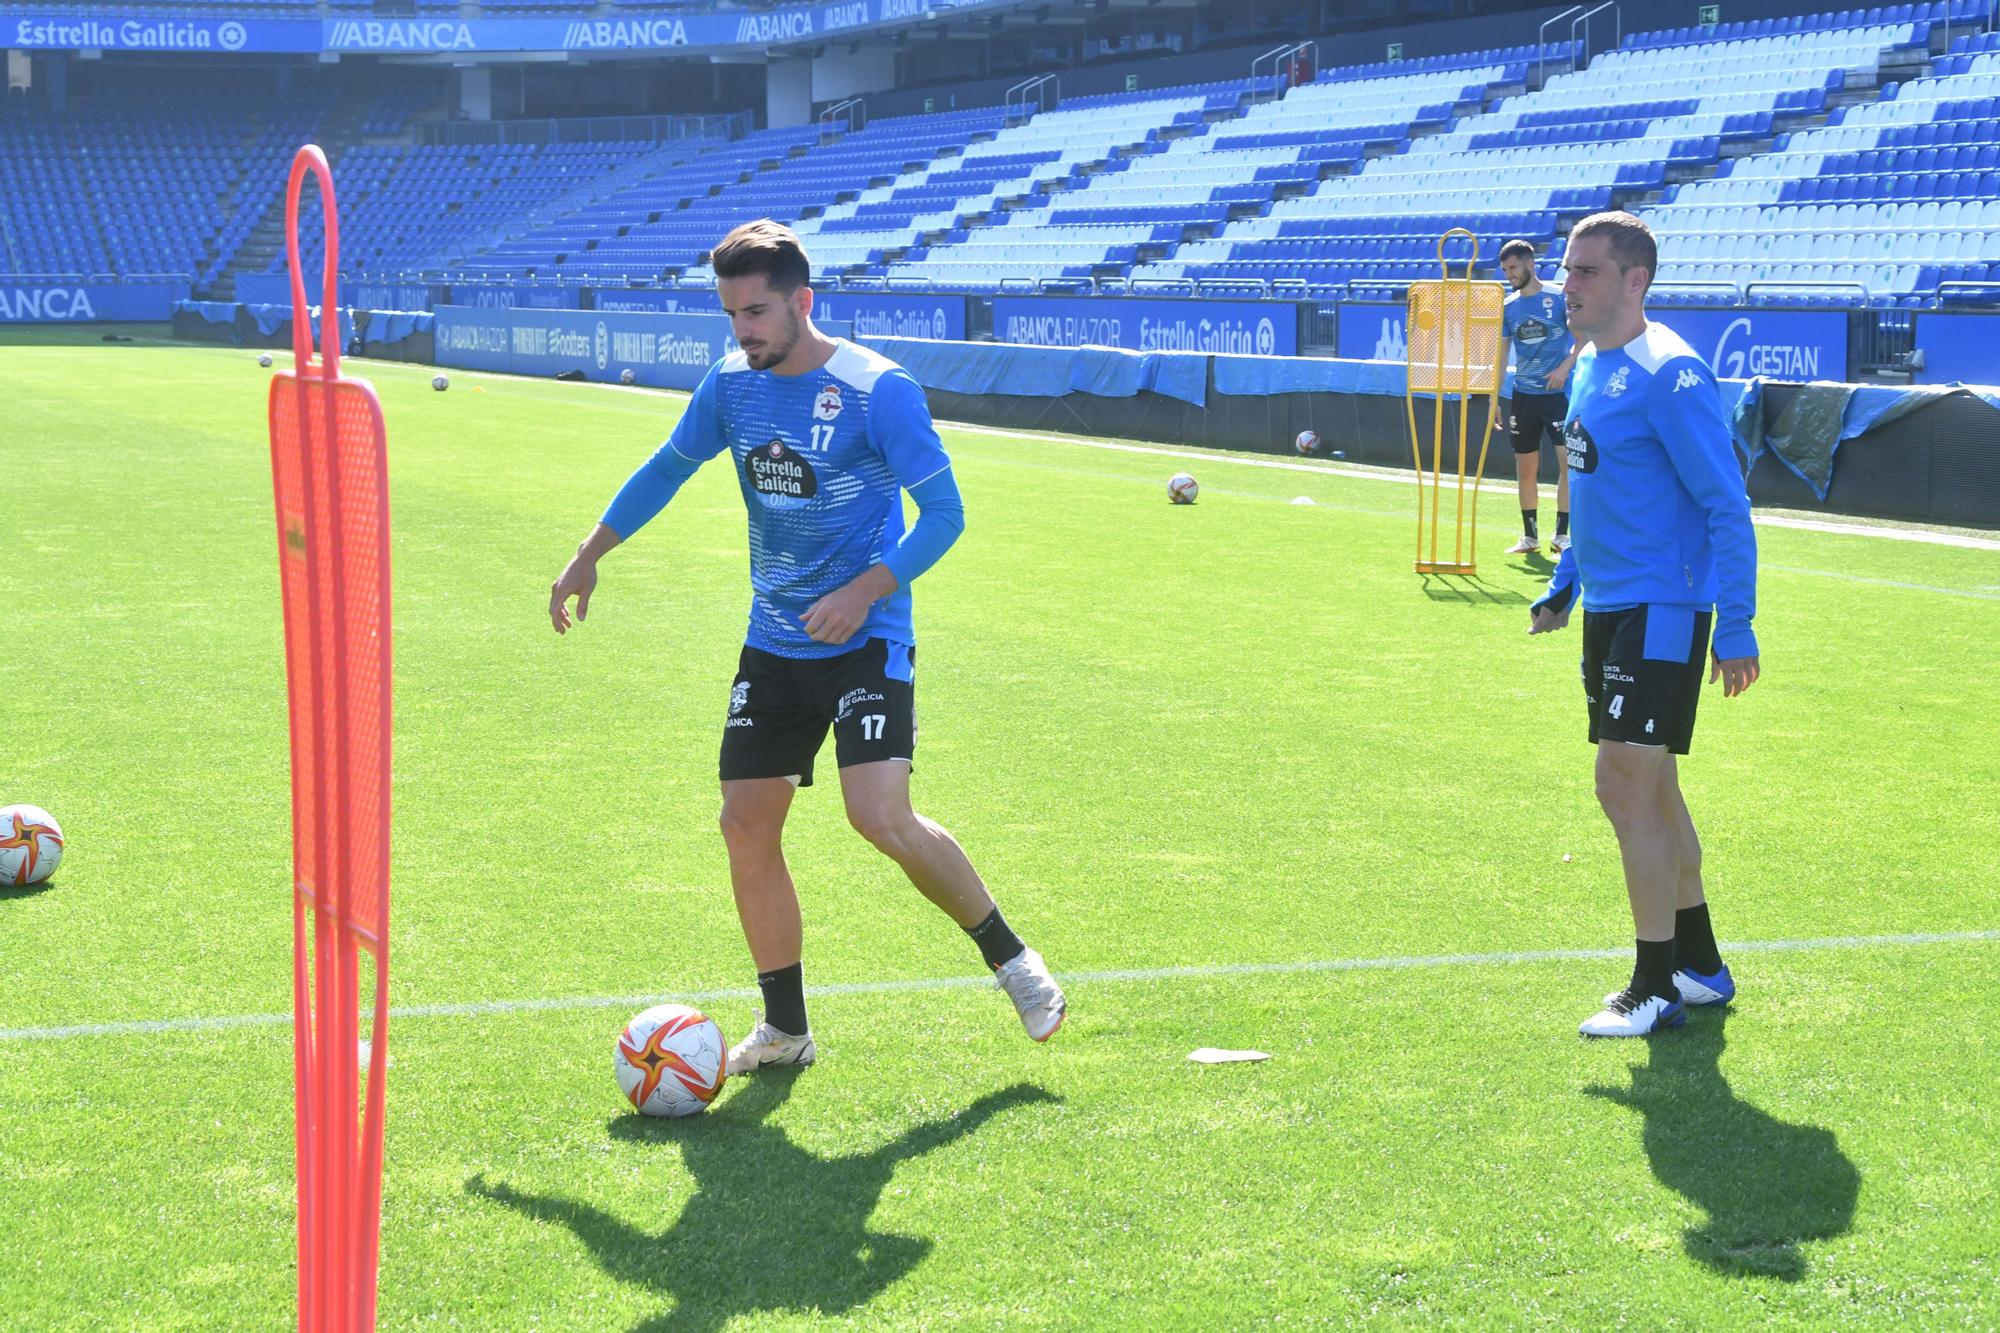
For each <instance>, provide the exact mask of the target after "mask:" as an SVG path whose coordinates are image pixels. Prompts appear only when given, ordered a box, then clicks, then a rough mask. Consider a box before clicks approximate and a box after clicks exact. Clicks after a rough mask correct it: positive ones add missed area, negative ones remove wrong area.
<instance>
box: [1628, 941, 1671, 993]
mask: <svg viewBox="0 0 2000 1333" xmlns="http://www.w3.org/2000/svg"><path fill="white" fill-rule="evenodd" d="M1634 943H1636V944H1637V945H1638V946H1639V959H1638V963H1637V965H1636V966H1634V967H1633V969H1632V989H1633V990H1634V991H1635V992H1637V993H1638V994H1640V995H1660V996H1664V997H1665V998H1667V999H1669V1000H1673V999H1678V998H1679V996H1680V992H1679V991H1678V990H1676V989H1675V988H1674V942H1673V941H1672V940H1636V941H1634Z"/></svg>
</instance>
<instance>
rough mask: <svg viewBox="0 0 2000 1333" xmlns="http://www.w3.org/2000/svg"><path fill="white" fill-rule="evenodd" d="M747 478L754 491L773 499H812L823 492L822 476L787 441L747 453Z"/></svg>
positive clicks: (763, 446)
mask: <svg viewBox="0 0 2000 1333" xmlns="http://www.w3.org/2000/svg"><path fill="white" fill-rule="evenodd" d="M743 477H744V480H746V481H748V482H749V483H750V489H751V490H753V491H755V492H757V494H759V495H761V496H764V497H765V498H766V499H770V500H810V499H812V497H813V496H815V495H817V494H819V477H818V476H817V475H815V474H814V472H813V469H812V464H811V463H808V462H807V461H806V460H805V459H804V458H803V457H801V456H800V454H799V453H798V451H796V450H794V449H791V448H788V447H787V446H786V444H785V442H784V441H783V440H772V441H771V442H770V443H769V444H764V445H759V446H758V447H757V448H755V449H752V450H750V451H749V452H748V453H747V454H745V455H744V456H743Z"/></svg>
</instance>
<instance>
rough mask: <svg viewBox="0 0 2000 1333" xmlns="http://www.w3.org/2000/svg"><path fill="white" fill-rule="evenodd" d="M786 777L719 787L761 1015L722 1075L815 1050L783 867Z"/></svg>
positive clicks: (791, 892) (788, 801) (795, 904)
mask: <svg viewBox="0 0 2000 1333" xmlns="http://www.w3.org/2000/svg"><path fill="white" fill-rule="evenodd" d="M794 790H795V788H794V787H793V784H792V780H791V779H790V778H739V779H735V780H732V781H725V782H724V783H723V784H722V840H723V842H724V844H725V845H726V846H727V847H728V849H729V886H730V888H731V889H732V890H733V891H734V892H735V895H736V916H737V919H738V920H739V921H740V922H741V923H742V925H743V938H744V940H745V941H747V942H748V944H749V946H750V958H751V961H752V962H754V963H755V964H756V965H757V988H758V990H759V991H761V992H762V994H763V997H764V1017H763V1020H762V1021H761V1022H759V1023H758V1024H757V1026H756V1027H754V1028H753V1029H751V1031H750V1033H749V1034H748V1035H747V1036H745V1037H744V1039H743V1040H742V1041H740V1042H738V1043H737V1044H736V1045H735V1046H734V1047H732V1048H731V1049H730V1052H729V1066H728V1068H729V1072H730V1073H732V1074H746V1073H749V1072H750V1071H751V1070H753V1069H759V1068H762V1067H763V1066H765V1065H809V1064H811V1063H812V1062H813V1059H814V1058H815V1056H816V1055H817V1054H818V1051H817V1049H816V1048H815V1046H814V1045H813V1039H812V1024H811V1023H810V1022H809V1021H808V1020H807V1018H806V996H805V969H804V966H803V964H802V963H801V962H800V954H801V940H802V935H803V930H802V927H801V923H800V919H799V895H798V889H797V887H796V886H795V885H794V884H793V883H792V872H791V870H790V868H789V867H787V866H786V864H785V851H784V831H785V816H786V814H787V813H788V812H789V811H790V810H791V806H792V794H793V792H794Z"/></svg>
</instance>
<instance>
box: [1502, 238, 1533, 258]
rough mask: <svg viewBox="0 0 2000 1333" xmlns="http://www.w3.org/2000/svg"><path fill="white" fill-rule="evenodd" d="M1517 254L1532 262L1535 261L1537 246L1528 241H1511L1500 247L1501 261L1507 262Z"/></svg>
mask: <svg viewBox="0 0 2000 1333" xmlns="http://www.w3.org/2000/svg"><path fill="white" fill-rule="evenodd" d="M1515 255H1519V256H1521V258H1523V259H1525V260H1527V261H1528V262H1529V263H1530V264H1532V263H1534V262H1535V247H1534V246H1533V245H1532V244H1530V243H1529V242H1527V241H1509V242H1507V244H1505V245H1503V246H1501V247H1500V262H1501V263H1503V264H1504V263H1506V262H1507V261H1508V260H1510V259H1512V258H1513V257H1514V256H1515Z"/></svg>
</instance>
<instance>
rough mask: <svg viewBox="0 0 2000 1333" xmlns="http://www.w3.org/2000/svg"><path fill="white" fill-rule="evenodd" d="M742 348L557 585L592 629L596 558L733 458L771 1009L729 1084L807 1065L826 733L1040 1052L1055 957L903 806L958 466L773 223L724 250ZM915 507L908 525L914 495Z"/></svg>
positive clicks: (560, 627)
mask: <svg viewBox="0 0 2000 1333" xmlns="http://www.w3.org/2000/svg"><path fill="white" fill-rule="evenodd" d="M712 264H713V267H714V269H715V274H716V279H717V283H716V286H717V294H718V295H719V297H720V299H721V302H722V308H723V310H724V311H726V312H727V313H728V315H729V317H730V320H731V324H732V328H733V330H734V332H735V335H736V341H737V345H738V348H739V350H738V351H736V352H733V353H731V354H730V355H729V356H727V357H725V358H723V359H722V360H721V361H719V362H717V363H716V364H715V365H714V366H713V367H712V368H711V369H710V370H709V372H708V374H707V376H706V377H705V378H704V379H703V380H702V382H701V385H700V387H698V388H697V389H696V390H695V391H694V397H693V398H692V400H691V401H690V402H689V403H688V405H687V410H686V411H685V412H684V413H683V414H682V416H681V419H680V421H679V422H678V423H677V424H676V425H675V426H674V431H673V434H672V435H671V436H670V437H669V438H668V440H667V442H666V443H665V444H663V445H661V446H660V448H659V451H658V452H657V453H655V454H654V455H653V456H652V458H651V459H649V460H648V461H647V462H646V463H645V464H643V465H642V466H641V467H640V468H639V470H638V471H637V472H635V473H633V474H632V477H631V479H630V480H629V481H627V482H626V483H625V486H624V487H623V489H621V490H620V491H619V492H618V495H617V497H616V498H615V499H614V500H612V502H611V507H610V508H609V509H607V510H606V511H605V513H604V517H603V519H602V521H600V522H599V523H598V525H597V527H596V529H595V530H594V531H593V532H592V533H591V534H590V537H589V538H588V539H587V540H586V541H585V542H584V543H583V545H582V546H581V547H579V548H578V550H577V555H576V558H575V559H574V560H572V561H571V562H570V563H569V566H568V568H566V569H564V570H563V572H562V576H561V577H560V578H558V579H557V580H556V581H555V583H554V585H553V586H551V588H550V589H549V617H550V620H551V622H552V623H553V624H554V626H555V628H556V631H557V632H558V633H564V632H566V631H567V630H568V629H569V628H570V615H569V609H568V602H569V599H570V598H571V597H574V598H576V619H577V620H578V621H581V620H582V619H583V618H584V616H585V614H586V613H587V611H588V610H589V606H590V595H591V592H592V590H593V589H594V588H595V587H596V585H597V562H598V560H599V558H600V557H602V556H603V554H604V553H605V552H606V551H609V550H610V549H611V548H612V547H614V546H616V545H618V544H619V543H620V542H622V541H624V540H626V539H628V538H630V537H631V536H632V535H633V534H634V533H635V532H637V531H638V530H639V529H640V528H641V527H642V526H644V525H645V523H646V522H647V521H648V520H650V519H651V518H653V516H654V515H656V514H658V513H659V512H660V511H661V510H662V509H663V508H665V507H666V504H667V501H668V500H670V499H671V498H673V495H674V493H675V492H676V491H677V490H679V489H680V487H681V485H682V484H683V483H684V482H686V481H687V479H688V478H689V477H691V476H693V475H694V472H695V469H697V468H699V467H700V466H701V465H702V464H703V463H704V462H706V461H708V460H709V459H711V458H715V457H717V456H718V455H724V454H726V455H727V456H728V458H729V459H730V463H731V465H732V466H733V467H734V469H735V471H736V480H737V483H738V485H739V486H740V487H741V489H742V492H743V502H744V504H745V505H746V506H747V507H748V509H749V512H750V583H751V588H752V597H751V601H750V630H749V634H748V636H747V639H746V642H745V644H744V648H743V655H742V657H741V659H740V660H739V662H738V665H737V672H736V680H735V683H734V684H733V685H732V686H731V688H730V692H729V698H728V712H727V716H726V718H725V719H724V721H723V731H722V762H721V775H722V833H723V840H724V841H725V842H726V843H727V845H728V849H729V877H730V882H731V884H732V886H733V887H734V889H735V893H736V911H737V915H738V916H739V917H740V918H741V920H742V923H743V934H744V937H745V938H746V939H747V940H748V941H749V945H750V955H751V958H752V959H753V960H754V961H755V963H756V965H757V972H758V976H757V984H758V987H759V989H760V990H761V991H762V993H763V997H764V1017H763V1021H762V1022H760V1023H759V1024H758V1025H757V1026H756V1028H755V1029H754V1030H752V1031H751V1033H750V1035H749V1036H747V1037H746V1038H744V1039H743V1040H742V1041H741V1042H739V1043H737V1044H736V1046H735V1047H734V1048H733V1049H732V1050H731V1051H730V1052H729V1066H728V1068H729V1072H730V1073H731V1074H743V1073H748V1072H750V1071H751V1070H754V1069H759V1068H763V1067H766V1066H773V1065H809V1064H811V1063H812V1062H813V1060H814V1058H815V1056H816V1055H817V1053H818V1051H817V1047H816V1046H815V1044H814V1042H813V1036H812V1029H811V1026H810V1025H809V1024H808V1023H807V1021H806V1002H805V985H804V973H803V969H802V966H801V962H800V955H801V952H802V938H801V937H802V930H801V925H800V919H799V900H798V894H797V892H796V890H795V889H794V887H793V885H792V877H791V873H790V871H789V870H787V869H786V866H785V855H784V850H783V846H782V835H783V832H784V826H785V816H786V814H787V812H788V811H789V810H790V809H791V805H792V798H793V795H794V794H795V793H796V791H797V790H798V789H799V788H800V787H810V786H811V785H812V781H813V761H814V758H815V757H816V756H817V754H818V752H819V749H820V746H821V744H822V743H823V742H824V741H825V740H826V734H827V732H828V731H829V730H831V731H832V732H833V738H834V753H835V756H836V758H837V761H838V765H839V769H840V788H841V795H842V798H843V799H844V801H845V803H846V806H847V818H848V821H849V822H850V823H851V824H853V826H854V828H855V829H856V830H857V831H858V832H859V833H860V834H861V835H862V836H863V837H864V838H866V839H868V841H869V842H871V843H873V844H874V845H875V846H876V847H877V848H879V849H880V850H881V851H882V852H883V853H884V854H885V855H887V856H888V857H889V858H890V859H891V860H893V861H895V862H896V863H897V864H898V865H899V866H901V867H902V868H903V871H904V873H905V874H907V875H908V876H909V878H910V881H911V882H912V883H914V884H915V885H916V886H917V888H918V889H919V890H920V891H921V892H922V893H923V895H924V896H925V897H926V898H928V899H930V900H931V901H932V902H933V903H935V904H937V906H938V907H940V908H942V909H943V910H944V911H945V913H946V914H947V915H949V916H950V917H951V918H952V920H954V921H956V922H957V923H958V924H959V925H960V926H962V927H963V928H964V929H965V931H966V933H967V934H968V935H970V936H971V937H972V939H973V942H974V943H975V944H976V945H977V946H978V948H979V951H980V954H981V956H982V957H983V958H984V959H985V961H986V965H987V966H988V967H989V968H991V969H992V970H993V973H994V976H995V979H996V981H997V982H998V984H999V986H1000V989H1001V990H1003V991H1005V992H1006V993H1007V995H1008V997H1009V998H1010V999H1011V1000H1012V1001H1013V1002H1014V1008H1015V1010H1016V1012H1017V1013H1018V1014H1019V1015H1020V1018H1021V1024H1022V1026H1023V1027H1025V1028H1026V1029H1027V1031H1028V1035H1029V1036H1030V1037H1033V1038H1034V1039H1035V1040H1036V1041H1047V1040H1048V1039H1049V1038H1050V1037H1052V1036H1054V1035H1055V1032H1056V1029H1057V1028H1059V1027H1061V1026H1062V1022H1063V1017H1064V1014H1065V1012H1066V1002H1065V1000H1064V998H1063V993H1062V988H1061V987H1060V986H1058V985H1057V984H1056V980H1055V978H1054V977H1053V976H1051V975H1050V974H1049V969H1048V966H1047V965H1046V964H1045V963H1044V962H1043V961H1042V957H1041V955H1040V954H1038V953H1036V952H1035V951H1034V950H1033V949H1030V948H1028V947H1026V946H1025V945H1023V944H1022V943H1021V941H1020V938H1019V937H1018V936H1016V935H1015V934H1014V932H1013V930H1012V929H1011V928H1009V926H1008V925H1007V922H1006V920H1005V919H1004V918H1002V917H1001V915H1000V909H999V908H997V907H996V906H994V903H993V898H992V896H991V895H990V894H989V893H988V892H987V891H986V885H985V884H984V883H983V882H982V881H981V880H980V878H979V875H978V872H976V871H975V870H973V868H972V864H971V862H970V861H968V860H967V859H966V856H965V853H964V852H963V851H962V850H960V848H959V845H958V843H957V842H956V841H955V840H954V839H953V838H952V836H951V834H949V833H947V832H946V831H945V830H944V829H942V828H940V827H939V826H938V825H937V824H935V823H933V822H931V821H930V820H928V819H926V818H924V817H923V816H922V815H920V814H917V813H916V812H915V811H914V810H913V809H912V808H911V804H910V770H911V767H912V762H913V760H914V759H915V756H916V745H917V714H916V685H915V680H916V657H917V654H916V646H915V645H916V635H915V633H914V631H913V628H912V620H911V613H910V584H911V582H912V581H913V580H915V579H916V578H917V577H918V576H919V575H920V574H922V573H923V572H924V571H925V570H927V569H929V568H930V567H931V566H932V565H933V564H934V563H936V561H937V559H938V558H939V557H940V556H942V555H943V554H944V553H945V551H946V550H947V549H948V548H949V547H950V546H951V544H952V543H953V542H954V541H955V540H956V539H957V537H958V534H959V533H960V532H961V531H963V530H964V527H965V508H964V505H963V504H962V503H961V502H960V500H959V494H958V486H957V483H956V482H954V481H953V480H952V474H951V459H950V458H948V457H947V456H946V455H945V451H944V445H943V443H942V442H941V441H940V440H939V439H938V434H937V430H936V428H935V427H934V426H932V424H931V416H930V408H929V406H928V405H927V404H926V403H925V401H924V393H923V390H922V389H920V388H918V387H917V383H916V381H915V380H913V379H911V378H910V376H909V374H908V372H906V371H904V370H903V369H902V368H901V367H899V366H897V365H896V364H895V363H893V362H891V361H888V360H886V359H884V358H883V357H881V356H878V355H876V354H875V353H874V352H871V351H868V350H867V349H865V348H862V347H859V346H857V345H855V344H854V343H851V342H847V341H844V340H839V339H831V338H827V337H825V336H824V335H822V334H821V333H820V331H819V330H818V329H817V328H815V327H814V326H813V323H812V306H813V293H812V288H811V287H810V286H808V285H807V284H808V282H809V281H810V278H811V268H810V265H809V264H808V262H807V259H806V255H805V251H804V250H803V249H802V248H801V247H800V245H799V240H798V237H797V236H796V235H794V234H793V233H792V232H791V230H790V229H789V228H786V227H782V226H780V225H778V224H777V223H774V222H768V221H766V222H752V223H746V224H745V225H743V226H741V227H738V228H737V229H736V230H735V231H733V232H731V233H730V234H729V235H728V236H727V237H726V238H724V240H723V242H722V244H721V245H719V246H717V247H716V249H715V252H714V255H713V258H712ZM905 490H907V491H908V492H909V493H910V495H911V497H912V498H913V499H915V500H916V502H917V521H916V524H915V526H914V527H912V528H910V529H909V531H907V532H905V531H904V529H903V501H902V493H903V492H904V491H905Z"/></svg>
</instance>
